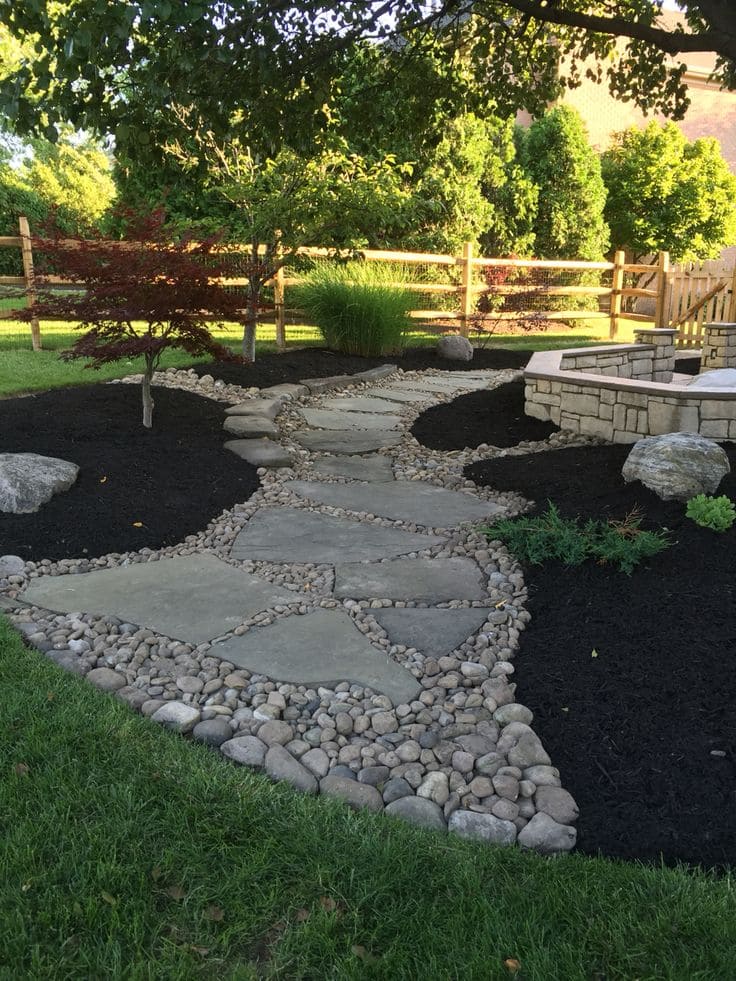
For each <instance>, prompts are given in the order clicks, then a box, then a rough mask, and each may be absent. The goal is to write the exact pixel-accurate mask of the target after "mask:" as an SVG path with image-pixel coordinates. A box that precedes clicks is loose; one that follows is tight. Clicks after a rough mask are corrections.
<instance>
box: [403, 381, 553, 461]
mask: <svg viewBox="0 0 736 981" xmlns="http://www.w3.org/2000/svg"><path fill="white" fill-rule="evenodd" d="M558 428H559V427H558V426H555V425H553V424H552V423H551V422H542V421H541V420H540V419H532V417H531V416H527V415H525V414H524V382H523V380H522V379H519V380H518V381H513V382H509V383H508V384H507V385H499V386H498V388H494V389H491V390H490V391H480V392H471V393H470V394H469V395H460V396H459V397H458V398H456V399H453V400H452V402H445V403H443V404H442V405H434V406H432V408H430V409H427V411H426V412H422V414H421V415H419V416H418V417H417V419H416V420H415V422H414V425H413V426H412V428H411V432H412V435H413V436H414V437H415V438H416V439H417V440H418V441H419V442H420V443H421V444H422V445H423V446H429V447H430V448H431V449H433V450H457V449H461V448H463V447H466V446H468V447H473V448H474V447H476V446H480V444H481V443H487V444H488V445H489V446H502V447H507V446H516V445H517V443H521V442H522V441H532V440H542V439H547V437H548V436H549V435H550V434H551V433H554V432H556V431H557V429H558Z"/></svg>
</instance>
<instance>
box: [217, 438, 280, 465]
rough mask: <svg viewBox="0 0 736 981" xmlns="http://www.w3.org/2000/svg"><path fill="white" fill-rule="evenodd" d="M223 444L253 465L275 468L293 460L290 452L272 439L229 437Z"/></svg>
mask: <svg viewBox="0 0 736 981" xmlns="http://www.w3.org/2000/svg"><path fill="white" fill-rule="evenodd" d="M223 446H224V447H225V449H226V450H230V452H231V453H234V454H235V455H236V456H239V457H240V458H241V459H242V460H247V461H248V463H252V464H253V466H254V467H270V468H271V469H275V468H276V467H290V466H291V465H292V463H293V462H294V461H293V459H292V456H291V453H290V452H289V451H288V450H287V449H285V448H284V447H283V446H282V445H281V444H280V443H275V442H274V441H273V440H272V439H229V440H228V441H227V442H226V443H223Z"/></svg>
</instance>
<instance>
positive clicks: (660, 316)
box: [654, 252, 670, 327]
mask: <svg viewBox="0 0 736 981" xmlns="http://www.w3.org/2000/svg"><path fill="white" fill-rule="evenodd" d="M657 265H658V267H659V268H658V269H657V305H656V307H655V308H654V326H655V327H669V325H670V318H669V315H668V314H669V311H668V309H667V292H668V287H669V274H670V254H669V252H660V253H659V262H658V263H657Z"/></svg>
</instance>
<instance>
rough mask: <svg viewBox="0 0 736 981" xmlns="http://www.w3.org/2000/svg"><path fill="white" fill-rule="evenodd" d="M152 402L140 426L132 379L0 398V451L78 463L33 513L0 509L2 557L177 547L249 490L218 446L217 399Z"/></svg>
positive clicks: (165, 397) (177, 397) (160, 394)
mask: <svg viewBox="0 0 736 981" xmlns="http://www.w3.org/2000/svg"><path fill="white" fill-rule="evenodd" d="M154 398H155V403H156V406H155V409H154V419H153V429H152V430H146V429H144V428H143V426H142V424H141V391H140V387H139V386H138V385H80V386H76V387H73V388H61V389H55V390H54V391H51V392H44V393H42V394H40V395H31V396H28V397H26V398H15V399H4V400H2V401H0V452H4V453H29V452H32V453H40V454H42V455H44V456H56V457H60V458H61V459H63V460H70V461H72V462H73V463H76V464H78V465H79V467H80V471H79V477H78V478H77V482H76V483H75V484H74V486H73V487H71V488H70V490H68V491H66V492H64V493H62V494H57V495H55V496H54V497H53V498H52V499H51V500H50V501H49V502H48V503H47V504H44V505H43V506H42V507H41V509H40V510H39V511H38V512H37V513H36V514H18V515H10V514H0V554H5V553H10V554H14V555H20V556H21V557H22V558H24V559H32V560H38V559H64V558H81V557H84V556H89V557H90V558H93V557H95V556H99V555H105V554H107V553H109V552H126V551H130V550H135V549H139V548H144V547H148V548H160V547H162V546H164V545H175V544H176V543H178V542H181V541H183V539H184V538H185V537H186V536H187V535H191V534H195V533H196V532H199V531H202V530H203V529H204V528H205V527H206V525H207V524H208V522H209V521H211V520H212V518H215V517H217V515H218V514H220V512H221V511H223V510H224V509H226V508H230V507H232V506H233V504H236V503H237V502H242V501H246V500H247V499H248V498H249V497H250V496H251V494H253V492H254V491H255V490H256V488H257V487H258V485H259V480H258V477H257V475H256V470H255V468H254V467H252V466H251V465H250V464H249V463H246V462H245V460H241V459H239V458H238V457H236V456H234V455H233V454H232V453H230V452H228V451H227V450H224V449H223V448H222V444H223V441H224V438H223V430H222V422H223V418H224V406H223V405H222V404H220V403H217V402H213V401H212V400H211V399H206V398H201V397H200V396H198V395H193V394H191V393H189V392H181V391H176V390H173V389H167V388H155V389H154ZM135 522H141V523H142V524H141V527H135Z"/></svg>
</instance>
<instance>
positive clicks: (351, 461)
mask: <svg viewBox="0 0 736 981" xmlns="http://www.w3.org/2000/svg"><path fill="white" fill-rule="evenodd" d="M309 472H310V473H316V474H323V475H325V476H327V477H348V478H350V479H351V480H372V481H375V482H379V483H385V482H386V481H387V480H393V479H394V471H393V468H392V466H391V461H390V460H389V459H388V457H385V456H381V454H380V453H374V454H373V455H372V456H325V457H322V458H321V459H318V460H315V461H314V462H313V463H312V467H311V469H310V471H309Z"/></svg>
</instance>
